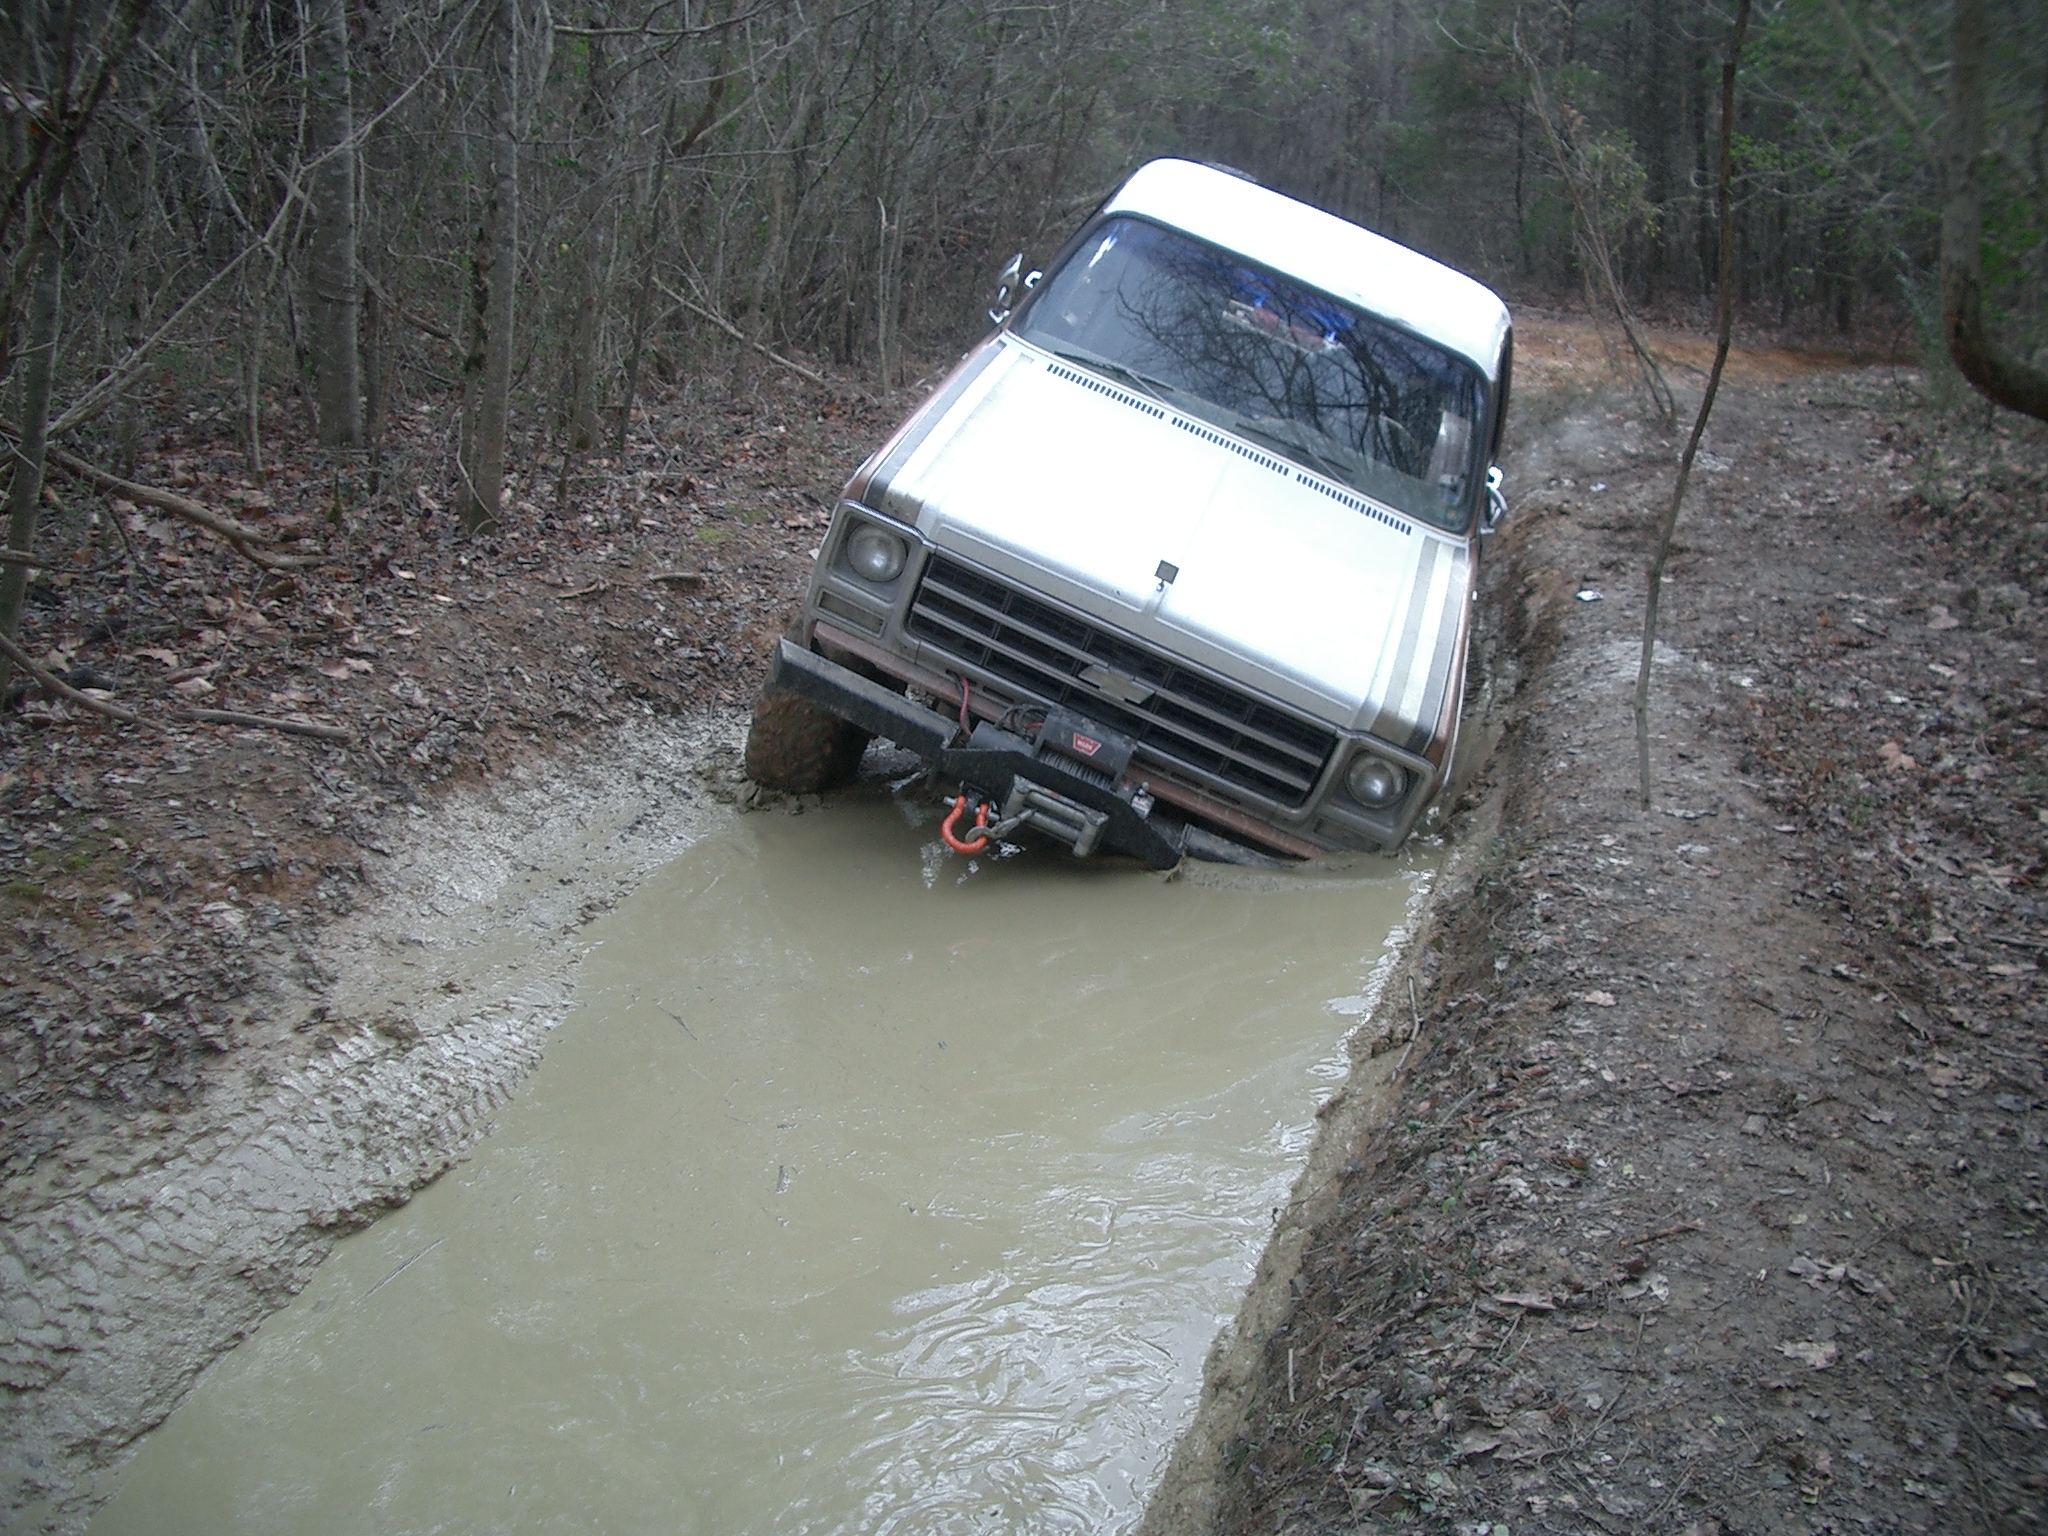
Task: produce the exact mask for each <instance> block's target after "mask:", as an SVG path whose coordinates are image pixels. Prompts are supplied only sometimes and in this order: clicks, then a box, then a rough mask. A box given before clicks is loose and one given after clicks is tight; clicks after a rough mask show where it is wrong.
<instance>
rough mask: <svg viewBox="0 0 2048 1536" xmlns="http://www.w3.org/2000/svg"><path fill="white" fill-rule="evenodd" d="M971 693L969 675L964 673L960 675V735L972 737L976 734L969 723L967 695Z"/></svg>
mask: <svg viewBox="0 0 2048 1536" xmlns="http://www.w3.org/2000/svg"><path fill="white" fill-rule="evenodd" d="M970 691H971V689H970V686H969V684H968V681H967V674H966V673H964V672H963V673H961V674H960V734H961V735H962V736H972V735H973V734H974V727H973V726H971V725H969V724H968V723H967V695H968V693H969V692H970Z"/></svg>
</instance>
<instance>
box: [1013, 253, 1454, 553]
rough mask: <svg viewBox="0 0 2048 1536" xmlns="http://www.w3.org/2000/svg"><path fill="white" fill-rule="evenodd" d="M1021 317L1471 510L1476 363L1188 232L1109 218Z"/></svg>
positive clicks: (1316, 450) (1065, 348) (1327, 461)
mask: <svg viewBox="0 0 2048 1536" xmlns="http://www.w3.org/2000/svg"><path fill="white" fill-rule="evenodd" d="M1016 333H1017V334H1018V335H1020V336H1022V337H1023V338H1024V339H1026V340H1027V341H1031V342H1033V343H1035V344H1037V345H1038V346H1041V347H1044V348H1046V349H1047V350H1048V351H1051V352H1055V353H1058V354H1059V355H1060V356H1062V357H1066V358H1069V359H1071V360H1073V361H1076V362H1079V363H1081V364H1083V365H1085V366H1092V367H1094V368H1096V369H1098V370H1100V371H1102V372H1105V373H1108V374H1111V375H1112V376H1115V377H1119V378H1122V379H1124V380H1126V381H1127V382H1129V383H1132V384H1135V385H1138V386H1141V387H1143V388H1146V389H1149V390H1150V391H1151V392H1153V393H1154V394H1157V395H1159V396H1160V397H1162V398H1164V399H1166V400H1169V401H1170V402H1171V403H1172V404H1173V405H1174V406H1176V407H1177V408H1179V409H1181V410H1183V411H1186V412H1188V413H1189V414H1191V415H1199V416H1201V417H1204V418H1205V419H1207V420H1209V421H1212V422H1214V423H1215V424H1216V425H1218V426H1221V427H1223V428H1225V429H1226V430H1228V431H1231V432H1235V433H1237V434H1239V435H1240V436H1242V437H1245V438H1247V439H1249V440H1251V441H1254V442H1257V443H1258V444H1260V445H1261V446H1262V447H1266V448H1270V449H1271V450H1273V451H1274V452H1276V453H1278V454H1281V455H1282V456H1284V457H1286V458H1289V459H1291V460H1293V461H1294V462H1296V463H1298V464H1303V465H1306V466H1308V467H1309V468H1311V469H1314V470H1316V471H1317V472H1319V473H1321V474H1324V475H1327V476H1328V477H1330V478H1331V479H1333V480H1336V481H1338V482H1339V483H1341V484H1344V485H1348V486H1350V487H1352V488H1353V489H1354V490H1358V491H1362V492H1364V493H1365V494H1366V495H1368V496H1372V497H1374V498H1375V499H1377V500H1379V501H1382V502H1385V503H1386V504H1388V505H1390V506H1393V507H1397V508H1399V509H1400V510H1402V511H1404V512H1407V513H1410V514H1412V515H1414V516H1416V517H1420V518H1423V519H1426V520H1427V521H1429V522H1431V523H1434V524H1436V525H1438V526H1439V527H1448V528H1462V527H1463V526H1464V525H1465V522H1466V519H1467V517H1468V516H1469V514H1470V511H1471V507H1472V504H1473V499H1474V497H1473V492H1474V488H1475V480H1474V476H1475V475H1476V474H1477V473H1478V470H1479V464H1478V458H1479V432H1478V430H1477V427H1478V422H1479V414H1480V406H1481V402H1482V399H1483V396H1482V393H1481V383H1480V377H1479V373H1478V370H1477V369H1475V368H1473V367H1472V366H1471V364H1469V363H1467V362H1465V361H1463V360H1462V359H1460V358H1457V357H1454V356H1452V355H1451V354H1450V353H1449V352H1446V351H1445V350H1443V348H1441V347H1438V346H1434V345H1432V344H1431V343H1429V342H1426V341H1422V340H1419V339H1418V338H1416V337H1414V336H1410V335H1409V334H1407V333H1406V332H1405V331H1400V330H1396V329H1395V328H1394V327H1393V326H1391V325H1389V324H1387V323H1386V322H1385V321H1383V320H1380V319H1378V318H1376V317H1374V316H1373V315H1370V314H1366V313H1364V312H1362V311H1359V310H1356V309H1353V308H1351V307H1350V306H1348V305H1346V304H1343V303H1341V302H1340V301H1338V300H1336V299H1333V298H1331V297H1330V296H1329V295H1327V294H1324V293H1318V292H1316V291H1314V290H1313V289H1310V288H1306V287H1303V286H1301V285H1300V284H1297V283H1293V282H1290V281H1289V280H1287V279H1286V278H1284V277H1282V276H1280V275H1279V274H1277V273H1275V272H1270V271H1268V270H1266V269H1265V268H1263V267H1256V266H1253V265H1252V264H1251V263H1249V262H1247V261H1245V260H1244V259H1243V258H1242V257H1239V256H1233V255H1231V254H1229V253H1228V252H1226V251H1221V250H1218V249H1217V248H1216V247H1214V246H1211V245H1206V244H1203V243H1202V242H1201V241H1198V240H1196V239H1194V238H1193V237H1191V236H1188V235H1184V234H1180V233H1178V232H1176V231H1174V230H1169V229H1164V228H1162V227H1160V226H1159V225H1156V224H1150V223H1146V222H1145V221H1143V220H1141V219H1132V218H1111V219H1109V220H1107V221H1106V222H1105V223H1103V224H1102V225H1101V226H1100V227H1098V228H1097V229H1096V230H1094V231H1092V232H1091V234H1090V236H1089V238H1088V239H1087V240H1085V241H1084V242H1083V243H1082V244H1081V245H1080V247H1079V248H1077V249H1076V250H1075V252H1074V254H1073V255H1072V256H1071V257H1069V258H1068V260H1067V261H1066V263H1065V264H1064V265H1063V266H1061V267H1060V269H1059V270H1058V271H1057V272H1055V273H1054V274H1053V275H1052V277H1051V278H1049V279H1048V280H1047V282H1046V284H1045V287H1044V288H1043V289H1042V290H1041V291H1040V292H1039V293H1038V294H1037V295H1035V296H1034V299H1033V302H1032V303H1031V304H1029V305H1028V306H1027V307H1026V308H1025V310H1024V312H1023V313H1022V314H1021V315H1020V316H1019V317H1018V321H1017V325H1016Z"/></svg>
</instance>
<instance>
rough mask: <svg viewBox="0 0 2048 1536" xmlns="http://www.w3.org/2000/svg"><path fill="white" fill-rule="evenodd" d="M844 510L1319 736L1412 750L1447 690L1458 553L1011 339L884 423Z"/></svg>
mask: <svg viewBox="0 0 2048 1536" xmlns="http://www.w3.org/2000/svg"><path fill="white" fill-rule="evenodd" d="M865 499H866V500H867V502H868V504H869V505H871V506H874V507H875V508H876V509H877V510H880V511H885V512H887V513H889V514H890V515H892V516H894V517H897V518H899V519H901V520H902V521H904V522H907V523H912V524H914V525H915V526H916V527H917V529H918V531H919V532H920V533H922V534H923V535H924V537H925V538H927V539H928V540H930V541H931V543H932V544H934V545H935V546H937V547H938V548H940V549H943V550H947V551H949V552H951V553H953V554H956V555H959V556H961V557H962V558H965V559H967V560H970V561H973V562H975V563H976V564H978V565H981V566H983V567H985V568H987V569H988V570H990V571H991V572H993V573H995V574H997V575H1000V576H1003V577H1007V578H1008V579H1010V580H1011V581H1014V582H1017V583H1019V584H1021V585H1023V586H1025V587H1027V588H1031V589H1034V590H1037V591H1039V592H1042V593H1044V594H1045V595H1046V596H1048V597H1052V598H1055V599H1057V600H1059V601H1062V602H1065V603H1067V604H1068V605H1070V606H1072V607H1074V608H1076V609H1079V610H1080V611H1081V612H1083V613H1085V614H1087V615H1088V616H1090V617H1091V618H1094V619H1097V620H1099V621H1101V622H1104V623H1107V624H1110V625H1113V626H1115V627H1116V628H1119V629H1122V630H1124V631H1126V632H1127V633H1129V634H1131V635H1133V636H1135V637H1137V638H1139V639H1141V640H1144V641H1147V642H1149V643H1151V644H1152V645H1154V646H1156V647H1158V648H1159V649H1162V650H1165V651H1167V652H1169V653H1172V654H1174V655H1177V656H1181V657H1185V658H1187V659H1189V660H1191V661H1194V662H1196V663H1197V664H1199V665H1202V666H1205V667H1207V668H1209V669H1210V670H1212V671H1214V672H1217V673H1219V674H1221V675H1222V676H1224V677H1227V678H1229V679H1231V680H1232V681H1235V682H1238V683H1240V684H1243V685H1244V686H1247V687H1250V688H1254V689H1257V690H1259V691H1262V692H1264V693H1266V694H1267V695H1269V696H1270V697H1273V698H1275V699H1276V700H1278V701H1280V702H1284V703H1288V704H1291V705H1293V706H1295V707H1296V708H1298V709H1301V710H1304V711H1306V712H1307V713H1309V714H1311V715H1313V716H1315V717H1316V718H1318V719H1321V720H1324V721H1326V722H1328V723H1330V724H1332V725H1336V726H1339V727H1340V728H1347V729H1357V730H1368V731H1371V732H1372V733H1373V734H1374V735H1376V736H1378V737H1380V738H1381V739H1382V740H1386V741H1390V742H1392V743H1394V744H1396V745H1400V746H1407V747H1410V748H1411V750H1416V751H1420V750H1422V748H1423V746H1424V745H1426V744H1427V743H1428V741H1429V740H1430V738H1431V737H1432V736H1433V734H1434V731H1435V726H1436V723H1437V721H1438V720H1439V719H1440V718H1441V712H1442V708H1443V704H1444V695H1445V691H1446V689H1448V688H1450V687H1452V686H1455V677H1454V675H1453V669H1454V663H1455V660H1456V653H1457V651H1458V647H1459V645H1460V642H1461V640H1462V635H1463V627H1464V624H1465V617H1466V608H1467V605H1468V603H1469V587H1470V576H1471V562H1470V556H1469V553H1468V551H1467V549H1466V546H1465V543H1464V541H1463V540H1460V539H1457V538H1452V537H1448V536H1445V535H1441V534H1438V533H1435V532H1433V531H1431V530H1429V529H1427V528H1425V527H1422V526H1421V525H1419V524H1417V523H1415V522H1413V521H1412V520H1410V519H1409V518H1406V517H1404V516H1402V515H1400V514H1399V513H1396V512H1394V511H1392V510H1390V509H1388V508H1386V507H1383V506H1381V505H1379V504H1378V503H1376V502H1373V501H1371V500H1369V499H1368V498H1366V497H1363V496H1360V495H1359V494H1357V493H1356V492H1354V491H1351V490H1349V489H1346V488H1343V487H1341V486H1338V485H1337V484H1335V483H1334V482H1332V481H1328V480H1326V479H1324V478H1323V477H1322V476H1320V475H1317V474H1315V473H1314V472H1313V471H1311V470H1308V469H1304V468H1299V467H1297V466H1295V465H1294V464H1291V463H1289V462H1288V461H1286V460H1284V459H1281V458H1280V457H1279V456H1277V455H1275V454H1271V453H1268V452H1266V451H1265V450H1263V449H1260V448H1258V447H1256V446H1254V445H1251V444H1248V443H1244V442H1241V441H1239V440H1238V439H1236V438H1235V437H1232V436H1230V435H1228V434H1226V433H1224V432H1222V431H1219V430H1218V429H1217V428H1215V427H1214V426H1211V425H1210V424H1208V423H1207V422H1204V421H1202V420H1200V419H1199V418H1196V417H1193V416H1188V415H1184V414H1182V413H1181V412H1178V411H1176V410H1174V409H1172V408H1171V407H1169V406H1166V405H1163V404H1161V403H1160V402H1158V401H1156V400H1153V399H1151V398H1149V397H1147V396H1143V395H1140V394H1137V393H1134V392H1132V391H1130V390H1126V389H1124V388H1123V387H1122V386H1120V385H1117V384H1113V383H1111V382H1110V381H1109V380H1107V379H1105V378H1103V377H1102V376H1100V375H1098V374H1095V373H1093V372H1091V371H1089V370H1086V369H1083V368H1080V367H1076V366H1073V365H1070V364H1068V363H1065V362H1062V361H1060V360H1059V359H1056V358H1052V357H1049V356H1047V355H1046V354H1044V353H1041V352H1039V351H1038V350H1037V349H1036V348H1033V347H1029V346H1026V345H1024V344H1022V343H1020V342H1018V341H1016V340H1014V339H1012V338H1008V337H1004V338H1000V339H998V340H997V341H996V342H994V343H992V344H991V345H990V346H989V347H987V348H986V349H985V350H984V351H983V352H982V353H979V354H977V355H976V356H974V357H972V358H970V359H969V361H968V363H967V364H966V365H964V366H963V368H962V370H961V373H960V374H958V375H956V376H955V379H954V380H953V381H952V383H951V384H950V385H949V386H948V387H947V388H945V389H942V390H941V391H940V393H939V394H937V395H935V396H934V397H933V398H932V400H931V401H930V402H929V403H928V404H927V406H926V407H925V408H924V410H923V411H921V412H919V413H918V415H917V416H915V417H913V418H912V419H911V420H910V421H909V422H907V423H905V426H904V429H903V430H902V431H901V432H900V433H899V434H898V435H897V437H896V438H895V439H894V440H893V441H892V442H891V443H890V444H889V445H888V446H887V447H886V448H885V449H884V450H883V452H882V454H881V456H880V458H879V460H878V461H877V462H876V463H875V466H874V470H873V473H872V474H871V475H870V477H869V478H868V481H867V484H866V486H865Z"/></svg>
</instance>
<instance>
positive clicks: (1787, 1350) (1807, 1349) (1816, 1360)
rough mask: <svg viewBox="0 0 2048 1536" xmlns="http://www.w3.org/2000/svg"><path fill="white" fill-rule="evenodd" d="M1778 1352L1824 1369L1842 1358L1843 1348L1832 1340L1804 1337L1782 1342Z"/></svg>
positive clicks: (1817, 1369)
mask: <svg viewBox="0 0 2048 1536" xmlns="http://www.w3.org/2000/svg"><path fill="white" fill-rule="evenodd" d="M1778 1353H1779V1354H1781V1355H1783V1356H1784V1357H1785V1358H1786V1359H1788V1360H1797V1361H1798V1362H1799V1363H1800V1364H1802V1365H1806V1366H1810V1367H1812V1368H1813V1369H1814V1370H1816V1371H1824V1370H1827V1369H1828V1368H1829V1367H1830V1366H1832V1365H1833V1364H1834V1363H1835V1361H1836V1360H1837V1359H1839V1358H1840V1356H1841V1353H1842V1348H1841V1346H1840V1345H1839V1344H1836V1343H1834V1342H1833V1341H1832V1340H1830V1341H1828V1342H1825V1343H1823V1342H1820V1341H1817V1340H1812V1339H1802V1340H1799V1341H1797V1342H1796V1343H1791V1344H1780V1345H1779V1346H1778Z"/></svg>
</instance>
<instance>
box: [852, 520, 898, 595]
mask: <svg viewBox="0 0 2048 1536" xmlns="http://www.w3.org/2000/svg"><path fill="white" fill-rule="evenodd" d="M909 555H910V551H909V550H908V549H907V548H905V547H904V543H903V541H902V540H901V539H899V538H897V537H896V535H895V534H893V533H885V532H883V531H882V530H881V529H880V528H877V527H876V526H875V525H874V524H873V523H863V524H861V526H860V527H858V528H856V529H854V531H853V537H852V538H850V539H848V540H847V541H846V563H847V564H848V565H850V566H852V567H853V571H854V574H855V575H857V576H864V577H866V578H867V579H868V580H869V581H894V580H895V579H896V578H897V577H898V576H899V575H901V574H902V571H903V562H904V561H905V560H906V559H908V558H909Z"/></svg>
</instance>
